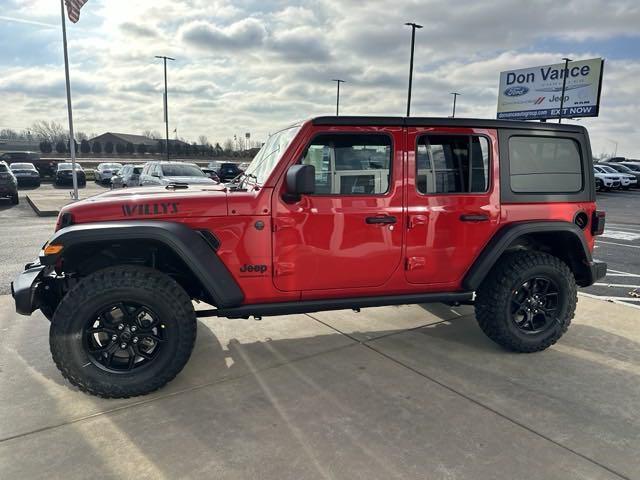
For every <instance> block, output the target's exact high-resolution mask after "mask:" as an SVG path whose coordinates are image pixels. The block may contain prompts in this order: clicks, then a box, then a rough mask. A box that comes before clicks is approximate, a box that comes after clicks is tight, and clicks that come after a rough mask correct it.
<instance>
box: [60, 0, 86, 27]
mask: <svg viewBox="0 0 640 480" xmlns="http://www.w3.org/2000/svg"><path fill="white" fill-rule="evenodd" d="M64 3H66V4H67V14H68V15H69V20H71V21H72V22H73V23H77V22H78V20H80V9H81V8H82V6H83V5H84V4H85V3H87V0H64Z"/></svg>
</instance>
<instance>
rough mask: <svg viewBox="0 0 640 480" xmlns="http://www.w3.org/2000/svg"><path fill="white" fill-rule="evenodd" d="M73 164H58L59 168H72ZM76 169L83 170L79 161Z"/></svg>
mask: <svg viewBox="0 0 640 480" xmlns="http://www.w3.org/2000/svg"><path fill="white" fill-rule="evenodd" d="M72 165H73V164H71V163H59V164H58V170H71V166H72ZM76 170H77V171H80V170H82V167H81V166H80V165H78V164H77V163H76Z"/></svg>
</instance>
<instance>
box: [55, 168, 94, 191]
mask: <svg viewBox="0 0 640 480" xmlns="http://www.w3.org/2000/svg"><path fill="white" fill-rule="evenodd" d="M72 166H73V164H71V163H66V162H65V163H59V164H58V169H57V170H56V179H55V184H56V185H73V171H72ZM76 177H77V179H78V186H79V187H84V186H85V185H86V184H87V178H86V177H85V174H84V170H83V169H82V167H81V166H80V164H79V163H76Z"/></svg>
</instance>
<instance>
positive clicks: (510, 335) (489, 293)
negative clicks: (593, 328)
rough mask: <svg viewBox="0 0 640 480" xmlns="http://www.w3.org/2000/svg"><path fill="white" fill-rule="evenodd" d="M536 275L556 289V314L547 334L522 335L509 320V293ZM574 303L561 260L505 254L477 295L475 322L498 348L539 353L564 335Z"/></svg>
mask: <svg viewBox="0 0 640 480" xmlns="http://www.w3.org/2000/svg"><path fill="white" fill-rule="evenodd" d="M536 275H545V276H547V277H549V278H551V279H552V280H553V281H554V282H556V284H557V285H558V287H559V294H558V313H557V315H555V322H553V323H552V325H551V326H550V327H549V328H548V329H547V330H545V331H543V332H540V333H537V334H525V333H523V332H522V331H520V330H519V329H518V328H517V327H516V325H515V323H514V322H513V320H512V314H511V311H510V309H511V306H510V305H511V298H512V292H514V290H515V289H517V288H519V286H520V285H522V284H523V283H524V282H526V281H527V279H528V278H532V277H534V276H536ZM577 301H578V296H577V288H576V282H575V278H574V276H573V273H572V272H571V270H570V269H569V267H568V266H567V265H566V264H565V263H564V262H563V261H562V260H560V259H559V258H557V257H554V256H552V255H549V254H546V253H542V252H532V251H529V252H524V251H523V252H514V253H508V254H506V255H504V256H503V257H502V258H501V259H500V260H499V261H498V263H497V265H495V266H494V267H493V269H492V270H491V272H490V273H489V275H488V276H487V278H486V279H485V280H484V282H483V283H482V285H481V286H480V288H479V289H478V291H477V292H476V300H475V311H476V319H477V321H478V324H479V325H480V328H481V329H482V331H483V332H484V333H485V334H486V335H487V336H488V337H489V338H490V339H491V340H493V341H494V342H496V343H497V344H498V345H501V346H502V347H504V348H506V349H508V350H512V351H516V352H523V353H531V352H538V351H541V350H544V349H546V348H548V347H549V346H551V345H553V344H554V343H556V341H558V339H559V338H560V337H561V336H562V335H563V334H564V333H565V332H566V331H567V329H568V328H569V325H570V323H571V319H572V318H573V315H574V313H575V308H576V303H577Z"/></svg>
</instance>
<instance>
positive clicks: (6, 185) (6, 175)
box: [0, 161, 20, 205]
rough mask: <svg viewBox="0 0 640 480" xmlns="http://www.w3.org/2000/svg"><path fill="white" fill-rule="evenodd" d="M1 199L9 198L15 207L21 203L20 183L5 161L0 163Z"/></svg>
mask: <svg viewBox="0 0 640 480" xmlns="http://www.w3.org/2000/svg"><path fill="white" fill-rule="evenodd" d="M0 198H8V199H9V200H11V203H13V204H14V205H17V204H18V203H20V197H19V196H18V181H17V180H16V177H15V176H14V175H13V173H12V172H11V169H10V168H9V165H7V163H6V162H4V161H0Z"/></svg>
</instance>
